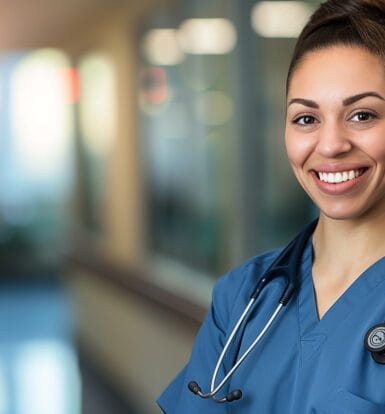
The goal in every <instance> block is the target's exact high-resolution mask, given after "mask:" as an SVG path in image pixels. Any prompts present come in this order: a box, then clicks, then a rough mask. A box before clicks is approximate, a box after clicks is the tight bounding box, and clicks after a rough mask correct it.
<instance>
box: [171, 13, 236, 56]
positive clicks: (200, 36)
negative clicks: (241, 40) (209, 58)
mask: <svg viewBox="0 0 385 414" xmlns="http://www.w3.org/2000/svg"><path fill="white" fill-rule="evenodd" d="M178 40H179V44H180V46H181V48H182V50H183V51H184V52H185V53H189V54H194V55H222V54H226V53H229V52H231V50H233V48H234V47H235V44H236V42H237V33H236V30H235V27H234V25H233V23H232V22H231V21H230V20H228V19H220V18H217V19H188V20H185V21H184V22H183V23H182V24H181V26H180V28H179V31H178Z"/></svg>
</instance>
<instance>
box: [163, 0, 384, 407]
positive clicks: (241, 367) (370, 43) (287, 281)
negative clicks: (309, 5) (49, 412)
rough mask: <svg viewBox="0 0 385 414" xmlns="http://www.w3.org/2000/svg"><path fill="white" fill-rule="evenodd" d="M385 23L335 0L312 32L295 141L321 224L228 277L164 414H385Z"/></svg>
mask: <svg viewBox="0 0 385 414" xmlns="http://www.w3.org/2000/svg"><path fill="white" fill-rule="evenodd" d="M384 23H385V2H384V1H382V0H381V1H380V0H346V1H344V2H341V1H340V0H328V1H326V2H325V3H323V4H322V5H321V6H320V7H319V9H318V10H317V11H316V12H315V13H314V14H313V16H312V17H311V18H310V21H309V23H308V24H307V26H306V27H305V28H304V30H303V32H302V34H301V35H300V37H299V39H298V42H297V46H296V49H295V51H294V55H293V59H292V63H291V65H290V69H289V74H288V80H287V118H286V149H287V154H288V158H289V160H290V162H291V165H292V168H293V171H294V174H295V176H296V178H297V180H298V182H299V184H300V185H301V186H302V188H303V189H304V190H305V191H306V193H307V194H308V195H309V196H310V198H311V199H312V200H313V202H314V203H315V204H316V205H317V207H318V208H319V210H320V215H319V218H318V221H316V222H314V223H312V225H310V227H307V228H306V229H305V231H304V232H303V233H301V234H300V235H299V237H298V238H297V239H295V240H294V241H293V243H291V244H290V245H289V246H288V248H287V249H285V250H284V251H283V252H282V253H281V254H280V253H279V251H274V252H270V253H266V254H263V255H260V256H257V257H254V258H252V259H250V260H249V261H248V262H246V263H245V264H244V265H243V266H240V267H239V268H237V269H235V270H234V271H232V272H230V273H229V274H228V275H227V276H226V277H224V278H222V279H221V280H220V281H219V282H218V284H217V285H216V287H215V289H214V297H213V302H212V306H211V309H210V311H209V313H208V315H207V317H206V319H205V321H204V323H203V326H202V328H201V330H200V332H199V334H198V336H197V339H196V344H195V347H194V349H193V352H192V356H191V359H190V361H189V363H188V364H187V366H186V367H185V369H184V370H183V371H182V372H181V373H180V374H179V376H177V378H176V379H175V380H174V382H173V383H172V384H171V385H170V387H169V388H168V389H167V390H166V391H165V393H164V394H163V395H162V396H161V398H160V400H159V403H160V406H161V407H162V408H163V410H164V412H165V413H167V414H171V413H179V412H183V413H196V412H198V411H199V410H200V411H201V412H210V413H223V412H227V413H230V412H237V413H242V414H243V413H252V412H257V411H258V412H263V413H269V414H274V413H282V412H285V413H304V414H310V413H332V414H333V413H338V414H340V413H350V414H351V413H356V414H358V413H361V414H364V413H366V414H376V413H383V412H385V390H384V387H383V378H384V375H385V367H384V366H383V365H382V364H385V353H384V350H385V335H384V332H385V324H383V323H381V322H382V321H383V320H384V318H385V303H384V300H383V298H384V295H385V283H384V282H385V239H384V237H383V233H384V228H385V141H384V137H385V69H384V63H385V24H384ZM309 233H311V235H310V237H309ZM296 261H297V262H298V263H296V264H295V265H293V262H296ZM293 269H294V272H293ZM292 273H294V274H292ZM269 282H271V283H269ZM265 286H266V287H265ZM293 291H294V292H295V293H294V295H293V296H294V298H293V299H292V300H290V299H288V298H289V297H291V294H292V292H293ZM261 292H262V293H261ZM282 292H283V294H282ZM250 295H251V299H250ZM254 307H255V308H254ZM281 309H285V310H284V311H282V314H280V312H281ZM253 310H255V312H254V311H253ZM278 314H280V315H279V316H277V315H278ZM276 320H278V322H277V323H276V322H275V321H276ZM244 321H246V322H244ZM373 325H374V327H373V328H370V327H371V326H373ZM270 326H273V328H272V329H271V330H270V331H269V332H268V333H267V334H266V337H265V333H266V332H267V331H268V330H269V328H270ZM239 330H241V331H242V334H239V332H238V331H239ZM233 340H234V342H235V343H232V342H233ZM257 344H258V346H259V348H258V350H257V352H251V351H252V350H253V349H254V347H255V346H256V345H257ZM368 351H370V352H368ZM372 357H373V358H372ZM246 359H247V361H246V362H245V363H243V361H244V360H246ZM212 372H213V374H212V377H211V379H210V375H211V373H212ZM198 383H199V384H200V385H198ZM187 388H188V389H189V390H188V389H187ZM206 390H207V391H206ZM241 390H242V391H241ZM190 391H191V392H190ZM193 394H197V396H199V397H202V398H198V397H197V396H194V395H193ZM242 394H245V398H242ZM207 399H211V401H210V400H207ZM212 400H214V401H212ZM235 400H239V401H237V402H235V403H233V404H234V405H231V406H230V407H227V404H215V402H216V403H224V402H232V401H235ZM232 408H233V410H234V411H232V410H231V409H232Z"/></svg>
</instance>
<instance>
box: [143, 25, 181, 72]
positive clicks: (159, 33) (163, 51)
mask: <svg viewBox="0 0 385 414" xmlns="http://www.w3.org/2000/svg"><path fill="white" fill-rule="evenodd" d="M142 51H143V54H144V56H145V57H146V59H147V61H148V62H149V63H151V64H153V65H155V66H174V65H178V64H179V63H181V62H182V61H183V59H184V57H185V56H184V53H183V52H182V50H181V48H180V46H179V43H178V39H177V30H176V29H152V30H150V31H149V32H147V33H146V34H145V36H144V38H143V41H142Z"/></svg>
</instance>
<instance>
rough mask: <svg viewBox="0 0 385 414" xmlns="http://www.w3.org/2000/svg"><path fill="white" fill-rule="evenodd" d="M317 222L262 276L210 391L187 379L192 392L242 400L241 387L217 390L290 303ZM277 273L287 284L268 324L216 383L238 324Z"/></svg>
mask: <svg viewBox="0 0 385 414" xmlns="http://www.w3.org/2000/svg"><path fill="white" fill-rule="evenodd" d="M317 222H318V219H317V220H314V221H313V222H311V223H310V224H308V226H307V227H305V229H304V230H303V231H302V232H301V233H300V234H299V235H298V236H297V237H296V238H295V239H294V240H292V241H291V242H290V244H289V245H288V246H287V247H285V249H284V250H283V251H282V252H281V253H280V255H279V256H278V257H277V258H276V259H275V260H274V262H273V263H272V264H271V265H270V267H269V268H268V269H267V270H266V272H265V273H264V274H263V276H262V277H261V278H260V280H259V281H258V283H257V285H256V286H255V288H254V291H253V293H252V295H251V296H250V300H249V302H248V304H247V306H246V307H245V310H244V311H243V313H242V315H241V316H240V318H239V319H238V321H237V323H236V324H235V326H234V328H233V330H232V331H231V334H230V336H229V337H228V339H227V341H226V343H225V346H224V348H223V350H222V352H221V354H220V356H219V358H218V361H217V364H216V366H215V369H214V372H213V375H212V377H211V384H210V391H209V392H207V393H204V392H202V390H201V387H200V386H199V385H198V383H197V382H196V381H190V382H189V383H188V388H189V390H190V391H191V392H193V393H194V394H196V395H198V396H199V397H201V398H212V399H213V400H214V401H215V402H218V403H224V402H232V401H235V400H239V399H240V398H242V391H241V390H240V389H236V390H233V391H230V392H229V393H228V394H227V395H226V396H224V397H223V398H218V397H217V394H218V393H219V392H220V391H221V390H222V388H223V387H224V385H225V384H226V383H227V382H228V381H229V380H230V378H231V376H232V375H233V374H234V372H235V371H236V370H237V369H238V368H239V366H240V365H241V364H242V363H243V361H244V360H245V359H246V358H247V357H248V355H249V354H250V353H251V352H252V351H253V349H254V348H255V347H256V345H257V344H258V343H259V342H260V341H261V340H262V338H263V337H264V336H265V334H266V332H267V331H268V330H269V328H270V327H271V325H272V324H273V322H274V321H275V319H276V318H277V317H278V315H279V313H280V311H281V310H282V308H283V307H285V306H286V305H287V304H288V303H289V301H290V299H291V298H292V296H293V294H294V293H295V291H296V289H297V287H298V277H297V275H298V273H299V270H300V269H299V268H300V266H301V262H302V253H303V251H304V248H305V245H306V243H307V242H308V240H309V238H310V236H311V235H312V234H313V232H314V229H315V227H316V225H317ZM276 277H284V278H285V279H286V284H285V287H284V289H283V292H282V295H281V297H280V299H279V301H278V304H277V307H276V308H275V310H274V312H273V313H272V314H271V317H270V319H269V320H268V321H267V323H266V324H265V326H264V327H263V328H262V329H261V331H260V332H259V334H258V335H257V336H256V338H255V339H254V341H253V342H252V343H251V344H250V346H249V347H248V348H247V349H246V351H245V352H244V353H243V354H242V355H241V356H240V357H239V359H238V360H237V361H236V362H235V364H234V365H233V367H232V368H231V369H230V370H229V371H228V372H227V374H226V375H225V376H224V378H223V379H222V381H220V382H219V384H217V385H216V379H217V375H218V371H219V368H220V367H221V365H222V361H223V359H224V357H225V355H226V353H227V351H228V349H229V347H230V345H231V343H232V342H233V339H234V337H235V335H236V334H237V332H238V331H239V328H240V326H241V325H242V322H243V321H244V320H245V318H246V316H247V315H248V314H249V313H250V310H251V309H252V307H253V304H254V303H255V301H256V300H257V299H258V297H259V295H260V294H261V292H262V290H263V289H264V288H265V287H266V285H267V284H268V283H270V282H271V281H272V280H273V279H275V278H276Z"/></svg>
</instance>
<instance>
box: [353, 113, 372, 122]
mask: <svg viewBox="0 0 385 414" xmlns="http://www.w3.org/2000/svg"><path fill="white" fill-rule="evenodd" d="M375 118H377V116H376V115H375V114H373V113H372V112H367V111H360V112H356V113H355V114H354V115H353V116H352V117H351V118H350V120H351V121H354V122H369V121H372V120H373V119H375Z"/></svg>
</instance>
